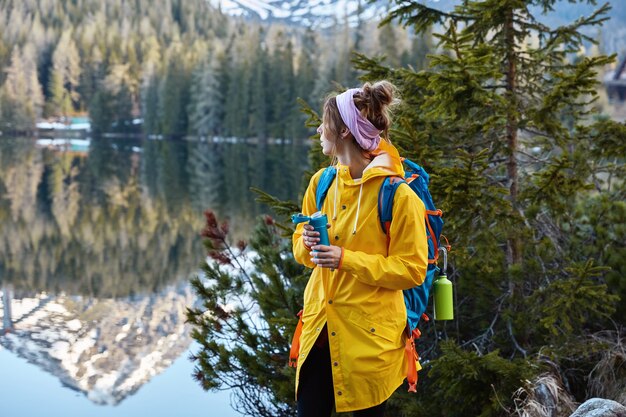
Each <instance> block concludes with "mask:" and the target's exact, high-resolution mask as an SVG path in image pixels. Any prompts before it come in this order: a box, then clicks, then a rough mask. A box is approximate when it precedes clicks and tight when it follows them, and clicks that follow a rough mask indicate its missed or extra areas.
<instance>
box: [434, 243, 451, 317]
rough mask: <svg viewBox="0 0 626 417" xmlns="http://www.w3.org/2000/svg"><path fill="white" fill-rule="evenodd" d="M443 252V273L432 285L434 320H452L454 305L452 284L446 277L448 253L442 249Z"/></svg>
mask: <svg viewBox="0 0 626 417" xmlns="http://www.w3.org/2000/svg"><path fill="white" fill-rule="evenodd" d="M439 250H442V251H443V269H442V271H443V273H442V274H441V275H439V278H438V279H437V280H436V281H435V282H434V283H433V287H434V288H433V293H434V295H433V299H434V303H435V320H454V303H453V294H452V282H451V281H450V280H449V279H448V277H447V276H446V270H447V269H448V251H447V250H446V248H444V247H440V248H439Z"/></svg>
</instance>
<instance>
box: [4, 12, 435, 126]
mask: <svg viewBox="0 0 626 417" xmlns="http://www.w3.org/2000/svg"><path fill="white" fill-rule="evenodd" d="M422 39H427V41H423V40H422ZM429 39H430V36H427V37H420V38H415V37H413V38H412V39H410V38H409V35H408V32H407V31H406V30H405V29H401V28H391V27H387V28H384V29H381V30H379V29H378V28H377V27H376V23H375V22H371V23H365V22H362V23H360V24H358V25H357V26H355V27H353V28H350V27H349V26H348V25H347V24H342V23H341V22H338V24H337V25H336V26H335V27H334V28H333V29H332V30H327V31H325V32H324V33H314V32H312V31H309V30H305V29H301V28H294V27H288V26H281V25H277V24H274V25H271V26H269V25H264V24H262V23H251V22H249V21H244V20H243V19H238V18H234V17H231V16H226V15H224V14H223V13H222V12H220V10H218V9H215V8H213V7H211V6H210V5H209V4H208V2H206V1H203V0H190V1H183V0H164V1H161V0H136V1H124V0H113V1H106V2H101V1H98V0H2V1H0V86H1V88H0V118H1V119H0V130H5V131H11V130H13V131H15V130H17V131H24V130H29V129H31V128H32V127H33V126H34V123H35V122H36V120H38V119H39V118H40V117H59V116H68V115H73V114H76V113H85V112H88V113H89V115H90V116H91V119H92V122H93V125H94V130H96V131H125V130H127V129H129V127H130V126H132V121H133V120H136V119H142V120H143V130H144V132H145V133H149V134H165V135H183V134H192V135H220V136H238V137H259V138H267V137H288V138H293V137H304V136H306V134H307V132H306V130H305V128H304V123H303V119H302V115H301V114H300V112H299V109H298V106H297V104H296V98H297V97H302V98H304V99H305V100H307V101H309V102H311V103H312V104H313V105H317V100H318V99H319V98H320V97H321V96H322V95H323V94H324V93H325V92H327V90H328V89H329V87H330V86H331V82H332V81H335V82H338V83H341V84H344V85H349V84H352V83H354V82H356V74H355V73H354V71H353V70H352V69H351V67H350V63H349V59H350V51H351V50H359V51H363V52H367V53H369V54H377V53H378V51H381V50H384V51H385V54H386V55H388V57H389V62H390V63H393V64H394V65H398V64H404V65H407V64H412V65H413V66H414V67H422V66H423V64H424V60H425V58H424V57H425V53H426V52H427V51H428V50H429V48H430V46H429V41H428V40H429ZM136 122H137V120H136Z"/></svg>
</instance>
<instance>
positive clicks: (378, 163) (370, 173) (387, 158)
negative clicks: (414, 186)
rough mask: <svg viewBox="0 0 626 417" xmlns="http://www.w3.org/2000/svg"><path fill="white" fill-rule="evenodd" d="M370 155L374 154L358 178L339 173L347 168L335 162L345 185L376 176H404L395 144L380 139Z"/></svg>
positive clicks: (358, 182) (356, 183)
mask: <svg viewBox="0 0 626 417" xmlns="http://www.w3.org/2000/svg"><path fill="white" fill-rule="evenodd" d="M370 155H372V156H374V158H373V159H372V161H371V162H370V163H369V164H368V165H367V166H366V167H365V169H364V170H363V177H362V178H360V179H352V178H350V176H349V175H348V176H345V175H341V172H344V171H343V170H344V169H347V168H348V166H347V165H342V164H337V169H338V171H339V172H340V177H341V178H342V180H343V181H344V182H345V183H346V185H358V184H360V183H361V182H366V181H368V180H369V179H371V178H376V177H381V176H383V177H388V176H390V175H393V176H399V177H402V178H404V168H403V166H402V159H401V158H400V154H399V153H398V150H397V149H396V147H395V146H393V145H392V144H391V143H390V142H387V141H386V140H381V141H380V144H379V145H378V147H377V148H376V149H375V150H374V151H372V152H370Z"/></svg>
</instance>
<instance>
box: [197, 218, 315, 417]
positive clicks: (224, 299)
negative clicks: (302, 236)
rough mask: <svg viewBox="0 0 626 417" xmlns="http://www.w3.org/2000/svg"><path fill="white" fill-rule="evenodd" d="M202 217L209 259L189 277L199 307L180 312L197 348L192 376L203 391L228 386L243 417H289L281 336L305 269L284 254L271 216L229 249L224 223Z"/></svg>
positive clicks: (289, 374) (297, 303)
mask: <svg viewBox="0 0 626 417" xmlns="http://www.w3.org/2000/svg"><path fill="white" fill-rule="evenodd" d="M205 216H206V226H205V229H204V231H203V236H204V237H205V238H206V239H205V245H206V248H207V251H208V255H209V257H210V258H211V259H212V262H210V263H207V264H205V265H203V272H204V275H205V276H204V279H200V278H196V279H194V280H192V285H193V287H194V289H195V291H196V292H197V293H198V295H199V296H200V299H201V300H202V306H201V307H196V308H190V309H189V310H188V314H187V318H188V321H189V322H190V323H191V324H192V325H193V326H194V331H193V333H192V336H193V338H194V339H195V340H196V341H197V342H198V343H200V345H201V346H202V349H201V350H200V351H199V352H198V353H197V354H196V355H194V360H195V361H196V362H197V364H198V367H197V369H196V373H195V377H196V378H197V379H198V381H199V382H200V384H201V385H202V387H203V388H205V389H215V388H222V387H229V388H233V389H234V393H235V396H236V398H237V401H236V408H237V409H239V410H240V411H242V412H244V413H245V414H253V415H259V416H291V415H293V413H294V409H293V405H292V403H291V402H287V401H286V399H288V398H293V397H294V391H293V390H294V380H293V379H294V375H295V373H294V371H293V370H291V369H289V368H286V363H287V361H288V357H289V350H288V349H289V344H290V339H289V337H290V335H291V333H292V332H293V330H294V328H295V324H296V320H295V316H296V313H297V312H298V311H299V310H300V309H301V303H302V301H301V294H302V292H303V291H304V285H305V283H306V280H307V277H308V272H307V271H305V269H304V267H302V266H301V265H299V264H297V263H296V262H295V260H294V259H293V257H290V256H287V255H288V254H289V253H290V252H291V245H290V244H289V242H288V241H285V239H283V238H282V237H281V236H280V234H279V229H278V228H276V226H275V222H274V220H273V219H272V218H271V217H269V216H265V217H263V218H260V219H259V221H258V223H257V225H256V227H255V230H254V232H253V234H252V236H251V239H250V242H249V243H246V242H244V241H239V242H237V244H236V245H235V246H232V245H231V244H230V243H229V241H228V224H227V223H223V224H221V225H219V224H218V222H217V219H216V217H215V214H214V213H212V212H208V211H207V212H206V213H205ZM247 248H248V249H249V250H248V251H246V249H247ZM242 382H243V383H242Z"/></svg>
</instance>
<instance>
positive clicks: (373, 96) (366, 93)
mask: <svg viewBox="0 0 626 417" xmlns="http://www.w3.org/2000/svg"><path fill="white" fill-rule="evenodd" d="M361 89H362V92H360V93H357V94H355V95H354V105H355V106H356V108H357V109H359V111H360V112H361V114H362V115H363V116H364V117H366V118H367V119H368V120H369V121H370V122H372V124H373V125H374V126H376V128H377V129H379V130H381V131H383V134H384V136H387V131H388V129H389V127H390V126H391V112H390V110H389V107H390V106H391V105H393V104H395V103H396V101H397V100H395V99H394V96H396V95H397V94H396V87H395V86H394V85H393V84H391V83H390V82H389V81H386V80H382V81H377V82H375V83H374V84H370V83H365V84H363V87H361Z"/></svg>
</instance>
